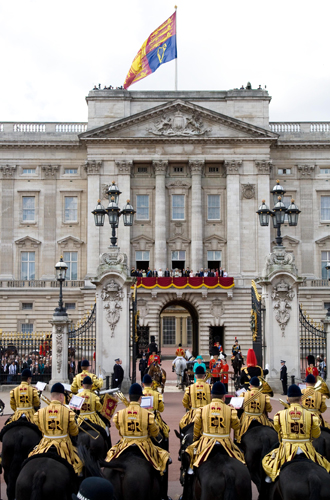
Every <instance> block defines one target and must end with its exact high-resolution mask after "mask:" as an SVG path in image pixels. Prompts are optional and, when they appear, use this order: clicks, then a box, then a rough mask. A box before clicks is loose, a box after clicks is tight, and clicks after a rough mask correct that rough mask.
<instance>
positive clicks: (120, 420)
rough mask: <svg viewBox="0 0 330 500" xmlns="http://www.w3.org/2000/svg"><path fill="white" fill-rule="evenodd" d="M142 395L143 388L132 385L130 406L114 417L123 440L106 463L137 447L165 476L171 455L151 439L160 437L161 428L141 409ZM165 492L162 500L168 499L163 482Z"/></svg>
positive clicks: (116, 445) (150, 415)
mask: <svg viewBox="0 0 330 500" xmlns="http://www.w3.org/2000/svg"><path fill="white" fill-rule="evenodd" d="M142 395H143V392H142V387H141V386H140V385H139V384H132V385H131V387H130V390H129V399H130V404H129V406H128V407H127V408H124V409H123V410H120V411H119V412H117V413H116V415H115V416H114V417H113V423H114V424H115V426H116V427H117V429H118V430H119V434H120V436H121V440H120V441H119V442H118V443H117V444H115V445H114V446H113V447H112V448H111V449H110V450H109V451H108V454H107V457H106V462H110V461H111V460H114V459H115V458H118V457H119V456H120V455H121V454H122V453H123V452H124V451H125V450H126V449H127V448H129V447H130V446H133V445H136V446H138V447H139V449H140V451H141V453H142V454H143V455H144V456H145V458H146V460H148V462H150V463H151V465H152V466H153V467H154V468H155V469H156V471H158V472H160V474H161V476H163V474H164V473H165V472H166V467H167V462H168V461H169V458H170V454H169V453H168V451H166V450H162V449H161V448H159V447H158V446H155V445H154V444H153V442H152V441H151V439H150V437H156V436H158V434H159V427H158V425H157V424H156V423H155V418H154V416H153V414H152V413H151V412H150V411H148V410H146V409H144V408H141V406H140V403H141V397H142ZM164 490H165V491H166V494H165V495H162V498H167V484H164V482H162V491H164Z"/></svg>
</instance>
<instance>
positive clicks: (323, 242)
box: [315, 235, 330, 247]
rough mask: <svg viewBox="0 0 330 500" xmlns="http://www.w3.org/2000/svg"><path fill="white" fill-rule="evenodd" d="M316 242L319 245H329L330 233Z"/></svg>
mask: <svg viewBox="0 0 330 500" xmlns="http://www.w3.org/2000/svg"><path fill="white" fill-rule="evenodd" d="M315 243H316V244H317V245H319V246H320V247H324V246H325V245H329V243H330V235H328V236H324V237H323V238H320V239H319V240H315Z"/></svg>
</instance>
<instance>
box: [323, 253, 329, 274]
mask: <svg viewBox="0 0 330 500" xmlns="http://www.w3.org/2000/svg"><path fill="white" fill-rule="evenodd" d="M328 262H330V252H321V273H322V279H323V280H327V279H329V278H330V271H327V270H326V268H325V266H326V265H327V263H328Z"/></svg>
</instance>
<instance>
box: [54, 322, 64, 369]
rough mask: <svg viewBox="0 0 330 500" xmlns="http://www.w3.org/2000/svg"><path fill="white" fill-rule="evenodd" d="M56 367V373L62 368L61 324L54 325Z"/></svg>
mask: <svg viewBox="0 0 330 500" xmlns="http://www.w3.org/2000/svg"><path fill="white" fill-rule="evenodd" d="M55 339H56V368H57V373H61V370H62V359H63V356H62V353H63V330H62V327H61V326H57V327H56V335H55Z"/></svg>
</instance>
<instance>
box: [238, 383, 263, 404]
mask: <svg viewBox="0 0 330 500" xmlns="http://www.w3.org/2000/svg"><path fill="white" fill-rule="evenodd" d="M263 388H264V384H263V381H262V380H261V379H260V378H259V388H258V390H257V392H256V393H255V394H253V396H251V397H250V398H248V399H246V400H245V401H244V403H243V409H245V408H246V407H247V406H248V405H249V404H250V403H252V402H253V401H255V400H256V399H257V398H258V397H259V396H260V394H262V390H263Z"/></svg>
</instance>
